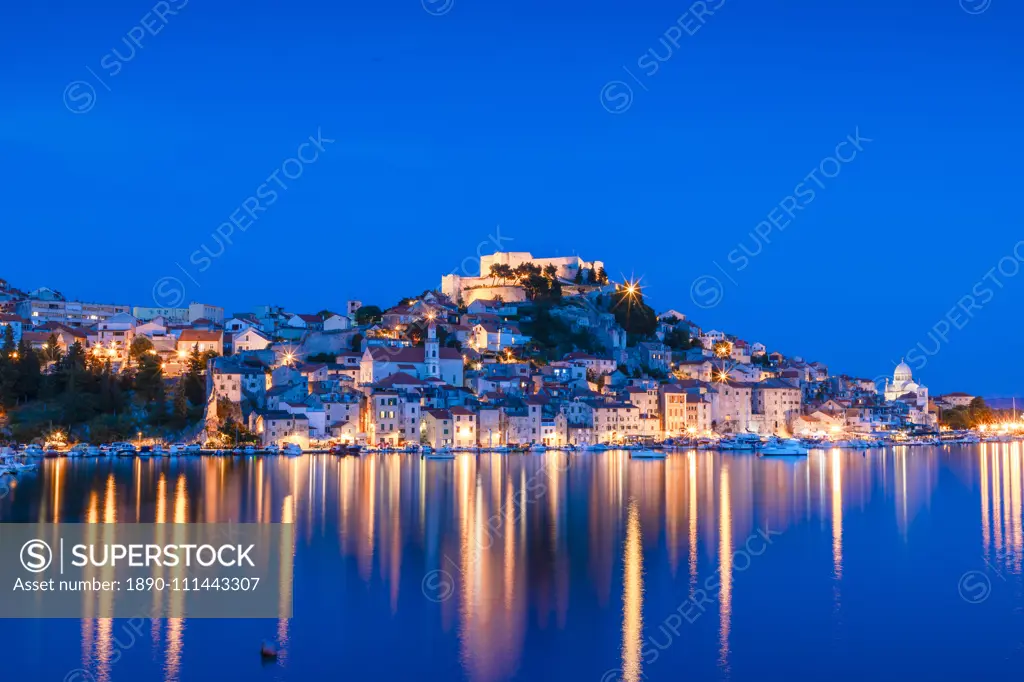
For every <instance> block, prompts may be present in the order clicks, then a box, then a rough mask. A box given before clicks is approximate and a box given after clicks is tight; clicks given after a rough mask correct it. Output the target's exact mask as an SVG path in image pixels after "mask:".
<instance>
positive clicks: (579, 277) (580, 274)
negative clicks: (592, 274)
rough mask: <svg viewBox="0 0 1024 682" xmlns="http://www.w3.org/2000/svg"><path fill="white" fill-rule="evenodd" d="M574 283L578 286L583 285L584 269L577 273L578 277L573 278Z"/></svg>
mask: <svg viewBox="0 0 1024 682" xmlns="http://www.w3.org/2000/svg"><path fill="white" fill-rule="evenodd" d="M573 281H574V282H576V284H583V268H580V269H579V270H577V271H576V276H575V277H574V278H573Z"/></svg>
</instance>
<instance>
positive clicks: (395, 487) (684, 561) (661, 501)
mask: <svg viewBox="0 0 1024 682" xmlns="http://www.w3.org/2000/svg"><path fill="white" fill-rule="evenodd" d="M1021 457H1022V450H1021V446H1020V445H1019V444H981V445H977V446H952V447H944V448H913V449H911V448H906V447H900V448H893V449H888V450H871V451H868V452H859V451H841V450H838V449H836V450H831V451H827V452H823V451H812V453H811V454H810V456H808V457H807V458H793V459H791V458H769V459H762V458H757V457H754V456H751V455H748V454H742V455H725V454H720V453H711V452H703V451H702V452H697V451H690V452H678V453H672V454H670V455H669V457H668V459H666V460H664V461H657V460H654V461H632V460H630V458H629V455H628V453H626V452H620V451H609V452H605V453H572V454H570V453H560V452H547V453H544V454H534V455H526V456H518V455H512V456H509V455H498V454H482V455H479V456H473V455H468V454H464V455H459V456H458V457H456V459H455V460H452V461H427V460H422V459H419V458H415V457H408V456H399V455H369V456H366V457H363V458H361V459H356V458H342V459H337V458H333V457H328V456H305V457H302V458H294V459H285V458H250V459H244V458H189V459H181V460H169V459H151V460H119V459H114V460H106V459H103V460H78V461H73V460H46V461H44V462H43V465H42V467H41V471H40V472H39V473H37V474H36V475H34V476H32V477H28V478H25V479H24V480H23V481H21V482H20V483H19V485H18V486H17V487H15V488H14V489H13V490H12V492H11V494H10V495H8V497H7V498H6V499H4V500H2V501H0V519H2V520H4V521H17V522H21V523H39V524H42V523H52V522H65V523H67V522H82V521H84V522H88V523H91V524H95V525H96V527H97V528H96V531H95V533H94V537H96V538H102V537H104V535H103V533H104V531H103V530H102V526H103V525H104V524H111V523H123V522H128V523H133V522H143V523H151V522H155V523H158V524H167V523H172V522H173V523H185V522H200V523H210V522H226V521H236V522H238V521H260V522H267V523H269V522H285V523H294V524H295V526H296V533H295V534H294V538H295V543H294V545H292V546H284V547H282V548H281V552H282V557H283V558H288V559H289V560H288V561H285V562H284V564H285V565H286V566H292V565H293V563H294V574H292V573H289V574H288V575H287V577H286V579H283V580H282V586H283V587H284V588H285V589H284V590H283V593H282V600H292V599H293V600H294V605H295V609H294V617H293V618H292V619H279V620H277V621H276V622H274V623H272V624H270V625H269V626H268V623H266V622H263V621H228V620H225V621H204V620H197V619H191V620H187V619H185V618H170V619H167V620H165V621H152V622H149V621H147V622H146V626H145V628H144V629H143V630H141V631H140V633H139V639H140V640H143V639H145V640H146V641H145V646H138V647H136V646H135V645H134V644H131V645H129V644H128V639H129V638H128V634H127V633H126V630H125V628H124V627H120V626H119V625H118V624H119V623H121V622H122V621H119V620H118V621H112V620H110V619H105V618H96V617H95V614H96V613H98V612H102V604H100V605H98V606H97V605H95V604H94V603H93V601H92V600H91V599H90V598H88V597H83V599H84V602H83V604H84V608H85V609H86V611H85V613H86V614H87V617H85V618H82V619H81V620H80V621H79V622H77V623H76V624H75V628H74V631H69V630H68V628H67V625H68V622H67V621H38V625H36V626H35V627H32V628H19V626H18V623H19V621H3V622H0V634H2V635H3V636H4V638H5V641H7V642H8V644H9V646H12V647H14V648H16V649H18V650H20V651H22V652H23V655H22V656H21V657H19V661H18V664H16V665H20V664H25V665H30V666H31V667H32V669H34V670H37V671H38V670H44V671H46V677H47V678H52V679H61V678H63V676H64V675H65V673H66V672H68V671H69V670H71V669H73V668H83V669H85V670H87V671H89V673H90V674H91V675H93V676H94V678H95V679H96V680H102V681H104V682H107V681H109V680H119V679H132V680H145V679H190V680H191V679H213V678H216V677H221V676H223V671H224V670H225V669H239V670H249V671H250V672H251V674H252V676H255V677H259V676H263V677H266V676H267V675H269V676H271V677H272V678H274V679H294V680H300V679H310V678H313V677H319V676H321V675H323V674H325V673H326V672H328V671H332V670H335V666H336V664H337V661H338V660H339V659H344V660H346V661H348V663H347V665H348V666H349V667H350V669H351V671H352V672H360V671H361V672H363V673H366V674H372V675H374V676H376V677H378V678H380V679H399V678H401V677H408V676H409V675H418V676H421V677H426V678H427V679H434V678H437V679H452V678H453V676H454V677H458V676H460V675H461V676H462V677H463V678H465V679H471V680H481V681H490V680H504V679H531V680H532V679H556V678H561V677H565V676H571V677H572V678H573V679H576V678H577V677H583V678H588V679H594V680H597V679H600V678H601V675H602V673H603V672H604V671H606V670H609V669H616V670H619V671H620V672H621V676H622V679H625V680H630V681H631V682H635V681H637V680H642V679H647V680H651V679H676V674H677V670H678V667H679V666H680V665H684V666H687V668H688V669H689V670H691V671H692V672H693V675H692V676H693V678H694V679H705V678H707V679H714V678H719V677H731V678H732V679H739V678H742V677H744V676H745V675H748V674H749V675H752V673H753V671H754V670H757V669H760V670H762V671H763V670H764V669H765V668H764V666H765V665H768V666H769V669H772V670H776V671H778V672H779V673H785V674H789V675H801V674H805V673H807V674H811V673H812V672H813V671H814V670H815V667H814V665H812V664H813V662H814V660H815V657H816V656H820V657H822V658H825V659H829V660H833V659H835V657H837V656H838V657H844V656H845V657H848V660H846V661H841V663H844V665H839V664H833V665H834V667H833V668H832V669H833V670H835V671H836V672H835V674H834V675H833V676H834V677H838V678H840V679H857V677H856V674H858V672H859V671H862V669H861V668H860V666H863V665H864V662H863V660H862V659H863V658H864V649H865V648H868V649H870V648H871V647H874V646H879V647H882V648H884V647H885V646H887V645H883V644H881V643H880V642H882V638H883V637H885V638H888V639H898V638H900V637H905V636H906V631H905V630H901V629H898V628H901V627H904V626H905V625H906V619H907V618H909V617H910V616H911V615H912V614H913V613H914V611H915V610H919V611H920V612H921V613H922V614H924V613H927V614H928V618H927V619H918V621H921V622H918V625H917V627H918V628H923V629H925V630H926V631H927V632H926V633H925V632H920V633H918V634H919V635H920V637H919V638H918V639H916V640H915V641H917V644H916V645H915V644H914V643H913V642H910V643H905V644H904V646H903V652H904V653H903V655H904V656H905V657H907V659H908V660H910V661H915V660H917V659H915V655H918V657H919V658H920V660H918V661H917V662H916V663H915V664H914V667H912V668H911V670H913V671H915V672H921V673H928V672H929V669H928V666H934V669H933V670H931V672H934V673H937V674H939V677H940V678H942V674H943V673H947V674H948V673H950V672H951V671H955V670H957V668H956V666H957V665H958V664H960V663H961V662H960V661H959V660H958V659H951V660H940V659H941V658H942V656H954V655H955V651H957V646H960V649H959V650H963V646H962V641H963V639H962V638H963V637H974V638H975V639H976V638H978V637H981V636H982V635H983V634H984V636H985V644H986V645H988V646H991V647H992V649H993V651H994V652H995V654H998V653H999V652H1002V653H1004V654H1006V656H1004V659H1006V660H1005V661H1003V662H1000V660H997V659H998V658H999V657H998V656H997V655H994V656H993V657H992V658H991V660H989V661H988V665H989V666H990V672H991V673H992V674H996V673H999V672H1002V671H1003V670H1004V668H1003V667H1001V666H1006V667H1005V670H1012V669H1015V668H1010V667H1009V666H1010V665H1011V662H1012V656H1010V653H1009V652H1011V651H1013V650H1014V646H1015V645H1016V644H1017V642H1016V641H1015V640H1014V639H1013V635H1012V634H1010V633H1011V631H1013V629H1014V628H1016V631H1017V632H1019V631H1020V628H1021V625H1022V624H1024V616H1022V615H1021V607H1022V606H1024V596H1022V595H1024V589H1022V583H1021V566H1022V557H1024V547H1022V544H1024V531H1022V509H1021V506H1022V495H1021V484H1022V479H1021V476H1022V468H1021ZM168 528H169V529H170V533H169V534H168V537H167V538H166V539H167V540H168V541H172V540H173V539H174V538H173V537H170V534H171V533H173V532H174V531H173V528H174V527H173V526H168ZM759 529H771V531H773V532H775V533H781V535H778V536H774V537H773V538H772V543H771V546H770V548H769V549H768V550H767V551H766V552H765V553H764V555H763V556H761V555H757V556H755V557H753V558H751V557H749V556H746V557H738V555H737V554H736V552H737V550H738V549H739V548H740V547H741V546H742V545H743V543H744V541H745V540H746V539H747V538H748V537H750V536H751V535H752V534H754V533H756V532H757V531H758V530H759ZM158 532H159V533H162V531H158ZM987 565H990V566H991V569H992V579H993V583H994V584H993V589H992V599H991V600H989V601H986V602H985V603H984V604H978V605H970V606H971V610H965V603H964V601H963V600H960V599H959V598H958V596H957V579H958V578H959V576H960V575H961V574H962V573H963V572H964V571H968V570H980V571H986V570H987ZM680 567H683V570H682V571H680V570H679V568H680ZM174 570H175V569H159V568H157V569H154V571H155V573H154V576H155V577H156V576H160V575H164V574H163V573H160V571H168V572H169V573H168V575H171V573H172V572H173V571H174ZM99 571H100V572H99V573H98V574H97V576H96V577H97V578H99V579H101V580H102V579H104V574H103V572H102V571H103V569H99ZM432 571H438V572H440V573H439V574H440V575H443V576H447V577H446V579H448V580H450V581H451V590H450V593H448V594H444V595H441V596H443V597H444V598H441V599H431V598H428V597H430V596H432V595H427V594H425V591H424V590H425V588H424V587H423V577H424V576H425V575H426V574H428V573H429V572H432ZM164 577H168V576H167V575H164ZM171 577H173V575H171ZM709 585H714V586H715V589H714V595H713V599H712V603H710V604H709V605H707V606H706V607H705V608H706V609H707V613H706V614H703V612H702V615H703V616H704V617H702V618H700V619H697V620H695V621H694V622H693V623H692V624H690V623H686V622H684V623H683V626H682V628H681V629H679V631H678V632H673V633H671V634H669V633H667V632H666V633H665V634H663V635H660V636H659V637H658V641H659V642H661V643H662V644H661V645H659V647H657V648H655V647H654V646H653V645H652V644H651V642H652V641H653V640H651V639H650V635H651V634H652V633H655V632H659V631H660V630H659V628H662V627H663V625H664V623H665V622H666V618H667V617H668V616H670V614H672V613H673V612H675V611H676V607H677V606H679V605H680V604H682V603H684V602H685V601H686V599H687V598H688V597H689V598H692V597H693V596H694V594H695V593H696V592H698V591H700V590H705V591H707V590H708V586H709ZM895 587H898V588H899V589H894V588H895ZM822 588H824V591H822ZM925 591H926V592H927V595H928V596H927V600H926V599H925ZM160 598H169V599H172V600H173V599H174V598H175V597H174V596H173V595H170V596H164V597H161V596H159V595H157V594H154V600H159V599H160ZM817 604H822V605H826V608H825V610H824V611H822V610H820V609H818V607H817V606H816V605H817ZM172 607H173V603H172ZM178 607H179V608H180V603H179V604H178ZM93 608H95V609H96V610H91V609H93ZM986 609H987V610H986ZM890 621H891V622H890ZM915 622H917V621H915ZM781 623H787V624H788V625H782V624H781ZM901 624H902V625H901ZM787 627H789V628H795V631H794V630H791V631H790V632H788V633H787V632H786V631H785V630H786V629H787ZM887 628H892V632H888V631H887ZM930 628H931V629H930ZM1003 631H1005V632H1006V633H1007V634H1006V636H1005V641H1003V639H1001V635H1000V634H999V633H1001V632H1003ZM143 633H146V637H143ZM342 633H344V635H343V634H342ZM797 634H798V635H799V636H798V637H796V636H797ZM926 635H927V636H926ZM794 637H796V639H794ZM958 637H959V638H960V640H958V639H957V638H958ZM261 639H274V640H276V642H277V644H278V646H279V647H280V652H281V655H280V657H279V659H278V661H277V662H276V663H275V664H273V665H272V666H270V668H269V669H268V668H262V669H261V668H260V667H258V665H257V663H258V662H256V663H254V661H253V659H254V656H255V655H256V653H255V652H256V647H258V643H259V641H260V640H261ZM797 639H798V640H799V641H800V645H799V646H798V647H796V645H795V643H794V642H795V641H796V640H797ZM836 640H839V641H836ZM666 641H668V642H669V644H668V645H665V644H664V643H665V642H666ZM678 641H685V642H686V645H685V646H673V644H674V643H675V642H678ZM946 641H948V642H949V645H948V647H947V648H948V649H949V653H943V654H936V653H935V652H936V651H943V649H942V647H941V644H942V643H943V642H946ZM958 641H960V642H961V644H960V645H958V644H957V642H958ZM132 642H134V637H132ZM772 642H774V643H775V645H774V647H770V646H768V643H772ZM662 647H664V648H662ZM794 647H795V648H794ZM915 647H917V648H915ZM142 649H145V651H142ZM1003 649H1005V651H1003ZM798 650H799V652H800V656H801V657H803V659H805V660H802V661H800V660H795V659H796V658H798V657H796V656H795V654H794V652H796V651H798ZM398 652H404V653H398ZM929 652H930V653H929ZM755 654H756V655H755ZM784 654H786V655H784ZM926 654H929V655H930V656H931V659H929V660H930V662H924V659H925V655H926ZM1007 657H1009V658H1007ZM566 661H571V662H572V665H571V666H570V667H565V666H568V663H566ZM1022 662H1024V661H1017V662H1016V665H1019V664H1020V663H1022ZM974 663H975V664H976V663H977V661H974ZM254 666H255V667H254ZM922 666H923V667H924V669H922ZM966 669H967V668H965V670H966ZM584 671H585V673H584ZM844 676H848V677H844ZM243 678H244V676H243Z"/></svg>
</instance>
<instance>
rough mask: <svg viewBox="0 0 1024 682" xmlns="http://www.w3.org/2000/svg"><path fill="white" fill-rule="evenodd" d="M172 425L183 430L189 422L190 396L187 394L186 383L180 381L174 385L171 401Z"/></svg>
mask: <svg viewBox="0 0 1024 682" xmlns="http://www.w3.org/2000/svg"><path fill="white" fill-rule="evenodd" d="M171 405H172V406H171V424H173V425H174V427H175V428H177V429H183V428H185V426H187V425H188V422H189V419H188V417H189V403H188V396H187V395H186V394H185V382H184V380H183V379H178V383H176V384H175V385H174V396H173V398H172V399H171Z"/></svg>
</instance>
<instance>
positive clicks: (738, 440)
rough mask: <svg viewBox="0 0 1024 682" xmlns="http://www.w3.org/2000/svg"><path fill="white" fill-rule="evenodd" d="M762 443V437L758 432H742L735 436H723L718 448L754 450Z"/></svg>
mask: <svg viewBox="0 0 1024 682" xmlns="http://www.w3.org/2000/svg"><path fill="white" fill-rule="evenodd" d="M760 443H761V437H760V436H758V435H757V434H756V433H741V434H739V435H737V436H735V437H733V438H723V439H722V440H720V441H718V449H719V450H746V451H752V450H754V449H755V448H756V447H757V446H758V445H760Z"/></svg>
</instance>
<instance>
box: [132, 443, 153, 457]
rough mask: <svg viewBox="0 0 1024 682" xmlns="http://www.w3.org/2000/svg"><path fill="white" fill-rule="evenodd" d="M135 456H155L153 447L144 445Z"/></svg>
mask: <svg viewBox="0 0 1024 682" xmlns="http://www.w3.org/2000/svg"><path fill="white" fill-rule="evenodd" d="M135 456H136V457H152V456H153V448H151V447H150V446H148V445H143V446H142V447H141V448H139V451H138V452H137V453H135Z"/></svg>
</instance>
